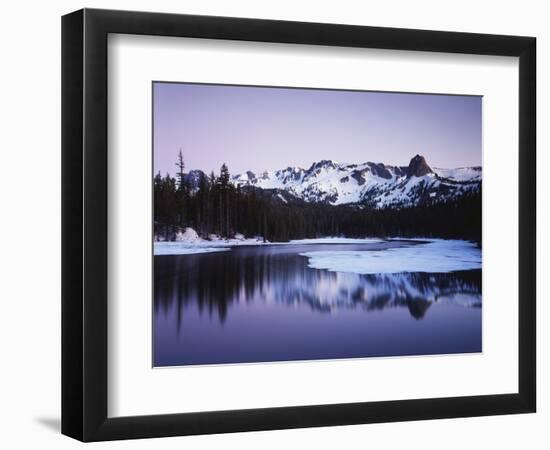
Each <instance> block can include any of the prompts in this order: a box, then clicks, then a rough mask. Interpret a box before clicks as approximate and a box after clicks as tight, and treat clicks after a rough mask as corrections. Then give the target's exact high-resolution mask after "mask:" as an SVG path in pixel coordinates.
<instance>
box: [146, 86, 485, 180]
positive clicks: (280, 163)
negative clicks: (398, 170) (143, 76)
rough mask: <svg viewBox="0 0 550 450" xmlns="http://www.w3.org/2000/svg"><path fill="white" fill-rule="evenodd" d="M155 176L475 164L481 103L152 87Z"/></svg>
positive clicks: (309, 92) (303, 91) (456, 98)
mask: <svg viewBox="0 0 550 450" xmlns="http://www.w3.org/2000/svg"><path fill="white" fill-rule="evenodd" d="M153 90H154V91H153V103H154V106H153V107H154V112H153V119H154V124H153V126H154V164H155V168H154V169H155V173H156V172H157V171H159V170H160V171H161V173H162V174H165V173H166V172H170V173H171V174H172V175H173V174H174V173H175V168H176V167H175V164H174V163H175V160H176V156H177V153H178V151H179V149H180V148H181V149H182V152H183V156H184V159H185V164H186V171H187V170H191V169H202V170H204V171H205V172H208V173H209V172H210V171H211V170H214V171H215V172H216V173H218V171H219V167H220V166H221V164H222V163H224V162H225V163H227V165H228V166H229V170H230V172H231V173H232V174H235V173H240V172H244V171H246V170H252V171H255V172H259V171H264V170H273V169H281V168H285V167H287V166H301V167H304V168H307V167H309V166H310V165H311V163H312V162H314V161H319V160H321V159H332V160H334V161H339V162H349V163H360V162H365V161H373V162H383V163H385V164H391V165H408V163H409V161H410V159H411V158H412V157H413V156H414V155H416V154H417V153H419V154H421V155H424V156H425V158H426V161H427V162H428V164H430V165H431V166H434V167H449V168H451V167H463V166H479V165H481V97H473V96H454V95H453V96H451V95H429V94H401V93H381V92H352V91H331V90H318V89H286V88H264V87H249V86H224V85H200V84H183V83H159V82H155V83H154V84H153Z"/></svg>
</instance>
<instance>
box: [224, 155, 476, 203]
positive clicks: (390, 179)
mask: <svg viewBox="0 0 550 450" xmlns="http://www.w3.org/2000/svg"><path fill="white" fill-rule="evenodd" d="M481 175H482V173H481V167H463V168H456V169H439V168H431V167H430V166H429V165H428V163H427V162H426V160H425V159H424V157H423V156H420V155H416V156H415V157H414V158H412V159H411V161H410V163H409V165H408V166H390V165H385V164H382V163H373V162H365V163H362V164H342V163H337V162H334V161H330V160H322V161H318V162H315V163H313V164H312V165H311V166H310V167H309V168H308V169H303V168H301V167H287V168H286V169H281V170H276V171H267V172H263V173H260V174H255V173H254V172H251V171H248V172H245V173H243V174H239V175H235V176H233V177H232V182H233V183H234V184H235V185H237V186H240V187H255V188H261V189H263V190H270V191H272V192H273V193H274V194H275V196H276V197H277V198H279V199H280V201H282V202H284V203H287V202H288V201H289V199H292V198H296V199H300V200H304V201H306V202H322V203H329V204H332V205H343V204H363V205H367V206H369V207H374V208H384V207H389V206H392V207H409V206H416V205H420V204H430V203H437V202H441V201H446V200H450V199H456V198H459V197H461V196H463V195H464V194H467V193H475V192H479V191H480V189H481Z"/></svg>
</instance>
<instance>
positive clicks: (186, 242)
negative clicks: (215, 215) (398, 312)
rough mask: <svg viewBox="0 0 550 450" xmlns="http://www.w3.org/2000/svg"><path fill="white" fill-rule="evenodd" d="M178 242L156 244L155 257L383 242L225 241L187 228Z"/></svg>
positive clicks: (239, 237)
mask: <svg viewBox="0 0 550 450" xmlns="http://www.w3.org/2000/svg"><path fill="white" fill-rule="evenodd" d="M176 239H177V240H176V241H161V242H155V244H154V254H155V255H158V256H160V255H192V254H198V253H212V252H223V251H229V250H231V247H239V246H244V245H309V244H374V243H378V242H383V240H382V239H379V238H364V239H352V238H342V237H324V238H317V239H295V240H291V241H289V242H269V241H264V240H263V239H262V238H261V237H258V238H245V237H244V236H243V235H241V234H236V235H235V237H234V238H232V239H224V238H220V237H218V236H214V235H212V236H210V239H203V238H201V237H200V236H199V235H198V234H197V233H196V232H195V230H193V229H192V228H187V229H186V230H185V231H184V232H183V233H179V234H178V235H177V236H176Z"/></svg>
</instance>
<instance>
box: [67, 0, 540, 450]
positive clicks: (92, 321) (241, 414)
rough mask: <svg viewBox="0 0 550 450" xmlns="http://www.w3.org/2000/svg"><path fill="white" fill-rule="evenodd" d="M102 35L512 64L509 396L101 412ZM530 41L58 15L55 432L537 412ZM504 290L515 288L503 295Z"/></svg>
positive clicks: (133, 433)
mask: <svg viewBox="0 0 550 450" xmlns="http://www.w3.org/2000/svg"><path fill="white" fill-rule="evenodd" d="M109 33H123V34H137V35H151V36H180V37H193V38H209V39H231V40H240V41H260V42H279V43H290V44H311V45H327V46H335V47H368V48H378V49H394V50H415V51H430V52H449V53H466V54H478V55H503V56H516V57H519V105H518V108H519V142H518V154H519V249H518V250H519V291H518V292H517V298H518V302H519V321H518V330H519V386H518V392H517V393H509V394H498V395H480V396H470V397H450V398H430V399H418V400H401V401H377V402H366V403H346V404H336V405H311V406H289V407H277V408H262V409H248V410H235V411H211V412H198V413H182V414H166V415H164V414H163V415H145V416H133V417H116V418H109V417H108V416H107V395H108V382H107V364H108V360H107V317H108V315H107V314H108V313H107V194H108V184H107V98H108V97H107V96H108V92H107V36H108V34H109ZM535 90H536V40H535V38H533V37H518V36H503V35H488V34H471V33H457V32H440V31H422V30H409V29H395V28H378V27H364V26H349V25H333V24H321V23H300V22H286V21H274V20H258V19H243V18H227V17H208V16H192V15H175V14H157V13H144V12H128V11H108V10H96V9H83V10H80V11H76V12H74V13H71V14H68V15H66V16H64V17H63V18H62V433H63V434H66V435H68V436H71V437H73V438H76V439H79V440H82V441H102V440H113V439H131V438H148V437H161V436H177V435H191V434H210V433H227V432H238V431H252V430H273V429H282V428H299V427H319V426H328V425H346V424H361V423H375V422H397V421H405V420H425V419H437V418H452V417H466V416H483V415H496V414H513V413H529V412H535V407H536V406H535V405H536V339H535V338H536V320H535V319H536V311H535V307H536V287H535V286H536V285H535V264H536V260H535V259H536V258H535V256H536V249H535V245H536V241H535V239H536V237H535V236H536V233H535V232H536V192H535V188H536V170H535V168H536V153H535V139H536V105H535ZM510 295H514V293H510Z"/></svg>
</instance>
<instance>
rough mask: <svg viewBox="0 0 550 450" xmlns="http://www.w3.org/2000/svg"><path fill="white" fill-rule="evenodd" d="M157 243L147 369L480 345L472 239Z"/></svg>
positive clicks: (466, 349) (465, 349) (477, 263)
mask: <svg viewBox="0 0 550 450" xmlns="http://www.w3.org/2000/svg"><path fill="white" fill-rule="evenodd" d="M161 244H162V245H161V246H159V248H160V247H163V252H164V254H162V255H161V254H157V245H155V253H156V256H155V258H154V365H155V366H178V365H194V364H223V363H244V362H269V361H292V360H312V359H332V358H361V357H374V356H404V355H432V354H450V353H471V352H480V351H481V304H482V303H481V251H480V250H479V249H478V248H477V247H476V246H475V245H474V244H470V243H468V242H465V241H446V240H431V241H429V242H426V241H420V240H417V241H405V240H390V241H381V240H378V239H372V240H355V239H354V240H345V239H332V240H331V239H329V240H323V241H315V240H305V241H294V242H291V243H288V244H281V245H251V244H248V245H245V244H241V245H238V246H232V245H222V244H221V243H219V245H218V246H213V247H212V246H211V247H208V246H206V245H203V244H200V243H199V245H189V243H161ZM175 244H179V250H180V251H181V250H184V251H183V253H179V254H174V252H175V249H176V248H177V247H178V245H175ZM195 244H196V243H195ZM193 248H194V249H195V250H197V251H195V252H192V251H191V250H192V249H193ZM168 249H170V251H168ZM185 249H191V250H185ZM219 250H221V252H219ZM166 253H168V254H166Z"/></svg>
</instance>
